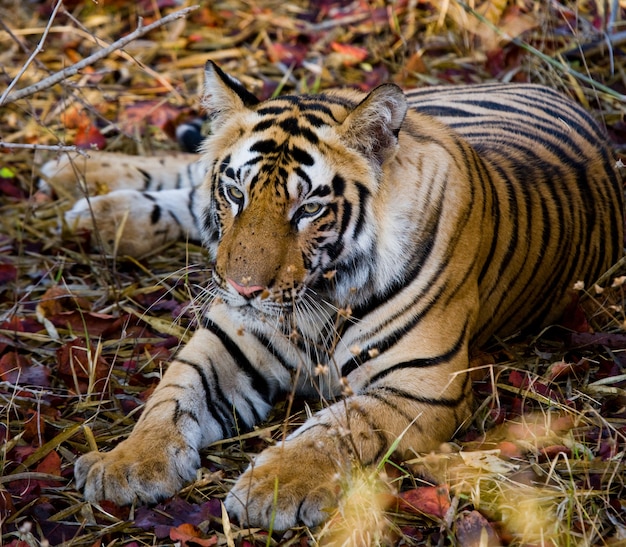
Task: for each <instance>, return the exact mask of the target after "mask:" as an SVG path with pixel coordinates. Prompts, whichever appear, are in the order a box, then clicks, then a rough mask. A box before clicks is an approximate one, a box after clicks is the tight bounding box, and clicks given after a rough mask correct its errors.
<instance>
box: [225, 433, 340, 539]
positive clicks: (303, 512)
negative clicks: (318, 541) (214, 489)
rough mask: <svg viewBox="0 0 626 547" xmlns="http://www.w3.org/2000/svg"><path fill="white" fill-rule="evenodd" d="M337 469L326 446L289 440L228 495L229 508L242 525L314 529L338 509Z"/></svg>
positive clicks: (268, 454)
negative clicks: (300, 524)
mask: <svg viewBox="0 0 626 547" xmlns="http://www.w3.org/2000/svg"><path fill="white" fill-rule="evenodd" d="M338 468H339V466H338V464H337V462H336V461H333V459H332V458H331V456H329V454H328V451H326V450H324V448H323V447H319V446H316V445H314V444H312V443H310V444H307V445H306V446H302V443H297V442H294V441H287V442H285V443H283V444H280V445H277V446H274V447H271V448H268V449H266V450H264V451H263V452H262V453H261V454H260V455H259V456H258V457H257V458H256V460H255V461H254V463H253V464H251V465H250V467H248V469H247V470H246V471H245V473H244V474H243V475H242V476H241V477H240V478H239V479H238V480H237V482H236V483H235V486H234V487H233V488H232V489H231V491H230V492H229V494H228V496H227V497H226V501H225V505H226V509H227V511H228V513H229V514H230V515H231V516H232V517H234V518H235V519H237V520H238V521H239V523H240V524H241V525H242V526H258V527H261V528H265V529H269V528H271V527H272V528H273V529H275V530H286V529H288V528H291V527H293V526H295V525H296V524H298V523H303V524H305V525H307V526H315V525H317V524H320V523H321V522H323V521H324V520H326V519H327V518H328V517H329V516H330V514H331V513H332V512H333V510H334V508H335V507H336V505H337V500H338V497H339V492H340V485H339V481H340V476H341V474H340V473H339V472H338Z"/></svg>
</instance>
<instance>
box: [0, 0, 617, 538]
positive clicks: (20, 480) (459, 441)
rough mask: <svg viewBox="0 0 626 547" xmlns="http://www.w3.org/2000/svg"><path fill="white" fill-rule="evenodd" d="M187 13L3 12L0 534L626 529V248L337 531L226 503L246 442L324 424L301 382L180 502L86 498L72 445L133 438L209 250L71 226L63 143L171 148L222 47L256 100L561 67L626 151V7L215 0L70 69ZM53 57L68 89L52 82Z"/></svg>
mask: <svg viewBox="0 0 626 547" xmlns="http://www.w3.org/2000/svg"><path fill="white" fill-rule="evenodd" d="M179 7H180V6H179V3H178V2H171V1H168V0H154V1H141V2H136V3H128V2H121V1H120V0H111V1H110V2H107V3H100V4H96V3H92V2H89V1H85V0H67V1H65V2H63V3H60V2H52V1H50V0H48V1H42V2H39V3H37V4H25V3H23V2H18V1H16V0H8V1H6V2H3V3H2V6H0V65H1V66H2V67H3V69H2V71H1V73H0V79H1V80H2V83H3V86H2V89H8V87H9V85H11V87H12V92H16V91H19V92H24V93H26V94H25V95H24V97H23V98H21V99H19V100H8V99H10V97H11V95H10V94H8V93H5V92H4V91H3V92H2V94H1V95H0V97H2V99H0V100H4V101H7V102H5V103H4V105H3V106H2V107H0V108H2V115H1V116H0V210H1V214H0V223H1V229H0V408H1V414H0V416H1V417H2V420H1V422H0V438H1V439H2V443H3V444H2V459H1V460H0V465H1V469H2V473H1V476H0V527H1V530H0V531H1V533H2V544H3V545H10V546H12V547H25V546H33V545H90V546H100V545H129V546H130V545H132V546H135V545H137V546H139V545H146V544H159V545H162V544H178V545H189V546H192V545H245V546H254V545H316V544H322V545H367V544H384V545H393V544H395V545H434V544H436V545H455V544H456V545H462V546H469V545H501V544H507V545H539V544H542V545H619V544H623V542H624V541H626V495H625V491H624V488H625V487H624V477H625V476H626V469H625V456H624V455H625V453H626V372H625V367H626V357H625V356H624V355H625V354H624V349H626V334H625V333H624V327H625V325H626V317H625V315H624V300H625V299H624V287H623V286H624V279H625V278H624V277H623V276H624V274H625V273H626V272H625V268H624V264H623V263H622V264H618V265H616V267H615V268H614V269H613V270H612V271H611V272H607V275H606V276H605V277H604V279H602V280H599V282H598V284H597V287H598V288H599V290H598V288H595V287H587V288H585V287H580V286H579V287H577V288H576V298H574V299H573V303H572V306H571V309H570V310H569V311H568V313H567V314H566V316H565V317H564V321H563V325H564V326H561V327H558V326H554V327H551V328H549V329H546V330H545V331H544V332H542V333H535V334H536V336H535V337H532V338H531V337H528V338H517V339H511V340H500V341H498V342H497V343H494V344H493V345H492V346H491V347H488V348H486V349H485V352H484V353H482V354H480V355H478V356H476V358H475V360H474V361H473V362H472V371H473V375H474V378H475V392H476V395H477V400H478V407H477V410H476V413H475V415H474V416H473V419H472V422H471V424H469V426H468V429H467V430H466V431H465V432H464V433H461V434H459V436H458V437H457V438H456V439H454V441H452V442H450V443H447V444H446V445H444V446H442V447H441V450H440V451H438V452H437V453H433V454H419V455H416V457H415V459H413V460H411V461H408V462H396V461H394V460H393V458H389V459H388V461H386V462H381V465H380V466H379V468H378V470H377V472H376V473H375V474H374V475H368V474H367V473H365V474H363V475H361V474H359V473H357V475H355V477H353V478H352V479H351V480H349V481H347V483H346V486H345V488H346V492H345V496H344V498H345V502H343V503H342V506H341V507H340V509H339V512H338V513H337V514H336V515H334V516H332V517H331V518H330V519H329V521H328V523H326V524H325V525H324V526H322V527H321V528H320V529H317V530H308V529H306V528H303V527H300V528H295V529H292V530H289V531H287V532H283V533H276V532H274V533H272V535H268V534H267V532H264V531H261V530H246V529H243V530H242V529H240V528H238V527H237V524H236V523H231V522H230V521H229V520H228V516H227V515H226V514H225V513H224V512H223V508H222V505H221V500H222V499H223V498H224V496H225V493H226V492H227V490H228V488H229V485H230V484H231V482H232V480H233V479H234V478H235V477H237V475H238V474H239V473H240V472H241V470H242V469H243V468H244V467H245V466H246V465H247V463H248V462H249V459H250V457H251V456H252V455H253V454H255V453H258V452H259V451H260V450H262V449H263V447H265V446H267V445H268V443H274V442H277V441H278V440H279V439H280V438H281V436H282V435H283V434H284V433H285V432H286V431H288V430H290V429H292V428H293V427H295V426H297V424H298V423H301V422H302V421H303V420H304V419H306V415H307V413H308V412H310V410H309V408H308V406H306V405H304V404H302V403H301V402H297V403H295V404H292V403H291V401H289V400H285V401H283V402H282V403H279V404H278V405H277V406H276V408H275V410H274V413H273V415H272V417H271V419H270V420H269V421H268V423H266V424H264V425H263V426H262V427H260V428H259V429H257V430H255V431H253V432H251V433H248V434H245V435H240V436H237V437H235V438H233V439H228V440H225V441H222V442H219V443H216V444H215V445H214V446H212V447H210V448H209V449H208V450H206V451H204V452H203V462H202V463H203V467H202V469H201V470H200V471H199V472H198V476H197V480H196V481H195V482H194V483H193V484H191V485H189V486H187V487H185V488H184V489H183V490H182V491H181V492H180V493H179V495H178V496H175V497H174V498H171V499H169V500H166V501H165V502H163V503H161V504H158V505H156V506H154V507H116V506H114V505H113V504H111V503H108V502H103V503H102V504H100V505H90V504H87V503H85V502H84V501H83V499H82V497H81V495H80V494H79V493H78V492H77V491H76V490H75V485H74V482H73V463H74V461H75V459H76V458H77V457H78V456H79V455H81V454H83V453H85V452H87V451H89V450H92V449H96V448H98V449H108V448H111V447H112V446H114V445H115V444H116V443H117V442H119V440H121V439H122V438H124V437H125V436H126V435H128V433H129V432H130V430H131V429H132V426H133V424H134V423H135V421H136V419H137V418H138V416H139V414H140V412H141V409H142V407H143V404H144V402H145V400H146V399H147V397H148V396H149V394H150V393H151V391H152V390H153V389H154V386H155V385H156V383H157V382H158V379H159V377H160V375H161V373H162V370H163V368H164V367H165V366H166V364H167V362H168V360H169V359H170V358H171V356H172V354H173V353H174V352H175V351H176V349H177V347H178V346H179V344H180V343H182V342H183V341H184V340H185V339H186V338H187V337H188V336H189V333H190V332H191V331H192V330H193V328H194V327H195V325H196V324H197V313H198V312H197V310H196V307H197V306H194V304H193V303H194V302H197V301H198V298H199V297H200V296H199V295H201V287H202V285H203V283H204V281H205V280H206V278H207V269H208V268H209V267H210V257H208V256H207V255H206V253H205V252H204V251H203V250H202V249H200V248H198V247H195V246H193V245H185V244H183V243H179V244H176V245H173V246H170V247H167V248H162V249H156V250H155V251H154V252H153V253H151V254H150V255H149V256H146V257H142V258H141V259H138V260H137V259H127V258H124V257H117V258H115V257H111V256H104V255H101V254H99V253H98V252H96V251H95V247H94V246H93V245H92V244H91V237H90V234H69V233H67V232H66V231H64V230H61V229H60V227H62V222H61V218H62V212H63V211H64V210H65V209H67V208H68V207H69V206H70V205H71V197H70V196H62V195H59V196H51V195H50V194H49V193H45V192H42V191H40V189H39V187H38V184H37V179H38V172H37V167H38V166H39V165H41V164H42V163H43V161H45V159H47V158H49V157H51V155H52V154H54V153H55V151H56V152H59V151H62V150H67V149H72V150H74V149H76V148H79V149H84V150H86V151H89V150H91V149H94V148H98V149H106V150H107V151H119V152H124V153H130V154H141V155H153V154H160V153H163V152H168V151H172V150H176V144H175V142H174V139H173V137H174V134H175V129H176V126H177V125H179V124H180V123H182V122H183V121H186V120H189V119H193V118H194V117H195V116H197V115H198V114H200V113H201V111H200V107H199V103H198V89H199V87H200V85H201V72H202V69H201V67H202V66H203V65H204V63H205V62H206V61H207V60H209V59H212V60H215V61H216V62H218V63H219V64H220V65H221V66H222V67H223V68H224V69H225V70H226V71H228V72H230V73H232V74H233V75H235V76H237V77H238V78H240V79H241V80H242V81H243V82H244V83H245V84H246V86H248V87H249V88H251V89H253V90H254V91H255V93H256V94H257V95H258V96H259V97H261V98H267V97H270V96H272V95H274V94H276V93H279V92H281V91H296V92H316V91H318V90H320V89H325V88H329V87H335V86H353V87H356V88H358V89H361V90H365V91H366V90H368V89H371V88H372V87H374V86H376V85H378V84H380V83H383V82H385V81H393V82H395V83H398V84H399V85H401V86H404V87H413V86H425V85H435V84H452V85H453V84H459V83H472V82H483V81H492V80H501V81H533V82H538V83H544V84H546V85H549V86H551V87H553V88H556V89H559V90H561V91H563V92H564V93H566V94H568V95H570V96H572V97H573V98H575V99H576V100H577V101H579V102H580V103H581V104H583V105H584V106H585V107H586V108H588V109H589V110H591V111H592V112H593V113H594V115H596V117H597V118H598V119H599V120H600V121H601V123H603V124H604V125H605V126H606V128H607V130H608V133H609V135H610V138H611V141H612V143H613V145H614V147H615V149H616V150H617V152H618V154H620V157H621V158H622V159H623V153H624V151H625V150H626V126H625V125H624V113H625V111H626V107H625V102H624V94H625V93H626V75H625V73H624V69H623V60H624V56H625V53H626V52H625V44H626V39H625V38H624V36H625V32H626V29H624V26H625V25H626V23H625V22H624V19H625V15H626V4H625V3H624V2H618V1H613V2H603V1H600V0H568V1H560V2H559V1H555V2H550V3H547V2H546V3H535V2H526V1H523V0H498V1H487V0H483V1H480V0H476V1H474V2H467V3H464V2H458V1H456V0H450V1H445V2H439V1H434V0H433V1H428V0H398V1H397V2H385V1H383V0H370V1H365V0H356V1H345V0H323V1H320V2H305V1H288V2H284V1H278V0H258V1H256V2H249V1H243V0H218V1H216V2H211V3H205V4H202V5H201V6H200V7H199V8H198V9H195V10H193V11H191V12H190V13H188V14H187V16H186V17H185V18H181V19H177V20H174V21H173V22H171V23H170V24H168V25H162V26H159V27H158V28H155V29H154V30H152V31H151V32H149V33H148V34H146V35H144V36H142V37H140V38H138V39H136V40H135V41H131V42H130V43H128V44H126V45H125V47H124V49H123V50H122V49H121V48H114V50H113V51H112V52H111V53H110V54H109V55H107V56H104V57H103V58H101V59H99V60H97V61H95V62H90V63H89V64H87V65H86V66H85V67H83V68H82V69H81V70H80V71H78V72H77V73H76V74H73V75H69V76H66V75H65V73H62V72H61V71H63V70H64V69H67V68H68V67H71V65H73V64H74V63H78V62H81V61H84V60H89V59H90V56H92V55H93V54H94V53H97V52H98V51H99V50H100V49H101V48H103V47H106V46H107V45H109V44H111V43H114V42H116V41H117V40H119V39H120V38H122V37H123V36H125V35H128V34H129V33H131V32H133V31H134V30H136V29H137V28H138V18H139V17H141V18H142V24H143V25H148V24H151V23H154V22H157V21H159V20H160V19H161V18H162V17H163V16H166V15H167V14H170V13H172V12H174V11H176V10H177V9H179ZM53 14H54V17H53ZM42 37H43V39H42ZM40 41H42V42H43V47H42V48H41V50H40V51H38V53H37V54H36V55H34V56H32V53H33V52H34V51H35V50H36V47H37V44H38V43H39V42H40ZM56 74H60V75H61V76H63V77H62V78H60V81H59V82H58V83H56V84H55V85H50V86H41V84H40V82H42V81H43V80H45V79H46V78H48V77H49V76H54V75H56ZM18 77H19V79H17V78H18ZM14 80H15V83H12V82H13V81H14ZM31 86H35V91H31V90H32V89H33V88H32V87H31ZM38 148H39V149H40V150H38ZM620 161H621V160H620ZM102 190H103V191H106V188H103V189H102ZM582 252H584V250H582ZM383 464H384V465H383ZM365 500H368V501H367V503H366V502H365ZM363 507H366V508H368V509H367V510H366V511H364V510H363Z"/></svg>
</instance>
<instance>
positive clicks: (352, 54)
mask: <svg viewBox="0 0 626 547" xmlns="http://www.w3.org/2000/svg"><path fill="white" fill-rule="evenodd" d="M330 47H331V48H332V49H333V51H334V52H335V53H339V54H340V55H341V62H342V64H343V65H344V66H353V65H356V64H359V63H362V62H363V61H365V59H367V56H368V55H369V53H368V51H367V50H366V49H365V48H362V47H357V46H351V45H350V44H340V43H339V42H332V43H331V44H330Z"/></svg>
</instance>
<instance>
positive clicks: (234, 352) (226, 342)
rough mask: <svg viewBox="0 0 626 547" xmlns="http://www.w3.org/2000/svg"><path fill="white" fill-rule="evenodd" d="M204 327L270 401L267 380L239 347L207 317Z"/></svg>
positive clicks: (257, 389)
mask: <svg viewBox="0 0 626 547" xmlns="http://www.w3.org/2000/svg"><path fill="white" fill-rule="evenodd" d="M202 326H203V327H204V328H205V329H207V330H208V331H210V332H211V333H213V334H214V335H215V336H217V338H218V339H219V340H220V342H221V343H222V345H223V346H224V348H225V349H226V350H227V351H228V353H230V355H231V357H232V358H233V360H234V361H235V363H236V364H237V366H238V367H239V368H240V369H241V370H242V371H243V372H244V373H245V374H246V376H248V378H250V381H251V383H252V388H253V389H254V390H255V391H256V392H257V393H258V394H259V395H260V396H261V398H263V399H264V400H265V401H267V402H270V401H271V399H272V398H273V397H272V396H273V394H272V389H271V388H270V386H269V384H268V383H267V380H266V379H265V378H264V377H263V375H262V374H261V373H259V371H258V370H257V369H256V368H254V367H253V366H252V363H250V361H249V360H248V358H247V357H246V356H245V355H244V353H243V352H242V351H241V348H240V347H239V346H238V345H237V344H236V343H235V342H234V341H233V339H232V338H231V337H230V336H228V334H226V333H225V332H224V331H223V330H222V329H221V328H220V327H219V326H218V325H217V324H216V323H214V322H213V321H211V320H210V319H208V318H205V319H204V320H203V325H202Z"/></svg>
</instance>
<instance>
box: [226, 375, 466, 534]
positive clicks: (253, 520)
mask: <svg viewBox="0 0 626 547" xmlns="http://www.w3.org/2000/svg"><path fill="white" fill-rule="evenodd" d="M456 389H457V390H460V391H461V392H462V393H464V395H463V400H462V401H460V403H459V404H457V405H456V406H455V408H448V407H447V406H443V405H442V406H433V405H430V404H424V403H420V402H416V401H415V400H413V401H408V400H406V398H405V396H406V395H403V396H400V397H396V396H394V394H393V393H391V390H389V391H388V392H387V393H385V391H384V390H380V391H378V390H372V391H371V392H370V393H368V394H363V395H356V396H353V397H350V398H348V399H346V400H345V401H342V402H339V403H336V404H335V405H333V406H331V407H329V408H327V409H325V410H323V411H322V412H320V413H318V414H317V415H316V416H314V417H313V418H311V419H310V420H308V421H307V422H306V423H305V424H304V425H303V426H302V427H301V428H299V429H298V430H296V431H295V432H294V433H293V434H292V435H291V436H289V437H288V438H287V439H286V440H285V441H284V442H282V443H279V444H278V445H276V446H273V447H270V448H268V449H266V450H264V451H263V452H262V453H261V454H260V455H259V456H258V457H257V458H256V459H255V461H254V462H253V463H252V464H251V465H250V467H249V468H248V469H247V470H246V471H245V473H244V474H243V475H242V476H241V477H240V478H239V480H238V481H237V482H236V484H235V486H234V487H233V488H232V489H231V491H230V493H229V494H228V497H227V498H226V502H225V504H226V508H227V510H228V512H229V514H230V515H231V516H233V517H234V518H236V519H238V520H239V522H240V523H242V524H243V525H248V526H260V527H263V528H266V529H267V528H270V527H273V528H274V529H278V530H284V529H288V528H291V527H292V526H295V525H296V524H298V523H303V524H305V525H308V526H315V525H317V524H320V523H321V522H323V521H324V520H326V519H327V518H328V517H329V516H330V515H331V514H332V513H333V511H334V510H335V508H336V506H337V504H338V500H339V498H340V497H341V496H343V495H345V494H346V493H347V492H348V490H349V484H350V482H351V476H352V473H353V472H354V471H355V469H365V470H368V469H369V470H371V471H373V470H374V469H375V468H376V467H377V466H378V465H380V464H382V463H383V462H384V460H385V458H386V457H387V456H389V455H390V453H391V452H392V451H394V449H395V451H396V452H397V454H398V455H399V456H400V457H405V456H408V455H411V454H415V453H420V452H427V451H430V450H433V449H437V448H438V447H439V446H440V445H441V443H443V442H444V441H446V440H448V439H449V438H450V437H451V436H452V435H453V433H454V431H455V429H456V427H457V426H458V425H459V422H462V421H463V419H465V418H466V417H467V415H468V414H469V408H470V405H471V394H469V393H467V391H468V390H467V388H466V387H458V386H457V387H456ZM417 398H418V397H416V399H417ZM382 401H386V402H384V403H383V404H382V405H381V402H382Z"/></svg>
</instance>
